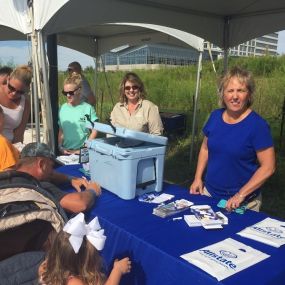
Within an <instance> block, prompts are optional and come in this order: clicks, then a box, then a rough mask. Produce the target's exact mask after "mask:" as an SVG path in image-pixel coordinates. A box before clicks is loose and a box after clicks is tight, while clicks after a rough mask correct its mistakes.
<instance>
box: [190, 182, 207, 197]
mask: <svg viewBox="0 0 285 285" xmlns="http://www.w3.org/2000/svg"><path fill="white" fill-rule="evenodd" d="M203 186H204V185H203V181H202V180H201V179H195V180H194V181H193V183H192V184H191V186H190V187H189V192H190V194H195V195H197V194H202V193H203Z"/></svg>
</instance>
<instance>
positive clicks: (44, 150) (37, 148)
mask: <svg viewBox="0 0 285 285" xmlns="http://www.w3.org/2000/svg"><path fill="white" fill-rule="evenodd" d="M25 157H46V158H50V159H52V160H53V161H54V162H55V163H56V164H59V165H62V163H60V162H59V161H58V160H57V159H56V156H55V154H54V152H53V151H52V150H51V149H50V148H49V146H48V145H47V144H45V143H37V142H33V143H29V144H27V145H26V146H25V147H24V148H23V149H22V151H21V154H20V158H25Z"/></svg>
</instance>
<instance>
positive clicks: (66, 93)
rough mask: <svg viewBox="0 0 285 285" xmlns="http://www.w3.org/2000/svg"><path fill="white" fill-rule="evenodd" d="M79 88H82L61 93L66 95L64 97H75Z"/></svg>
mask: <svg viewBox="0 0 285 285" xmlns="http://www.w3.org/2000/svg"><path fill="white" fill-rule="evenodd" d="M79 88H80V87H78V88H76V89H75V90H73V91H64V90H62V91H61V93H62V95H64V96H67V95H69V96H74V94H75V92H76V91H77V90H78V89H79Z"/></svg>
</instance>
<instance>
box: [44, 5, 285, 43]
mask: <svg viewBox="0 0 285 285" xmlns="http://www.w3.org/2000/svg"><path fill="white" fill-rule="evenodd" d="M112 22H116V23H126V22H128V23H142V24H143V23H150V24H155V25H160V26H166V27H170V28H174V29H178V30H181V31H185V32H188V33H191V34H194V35H196V36H198V37H201V38H204V39H206V40H209V41H210V42H212V43H214V44H216V45H218V46H220V47H232V46H235V45H237V44H240V43H243V42H245V41H247V40H250V39H252V38H255V37H258V36H262V35H264V34H268V33H271V32H275V31H279V30H282V29H284V28H285V1H284V0H270V1H268V0H259V1H256V0H240V1H236V2H233V1H228V0H217V1H213V0H199V1H189V0H177V1H173V0H85V1H84V5H83V2H82V1H81V0H70V1H67V2H66V4H64V5H63V6H62V7H61V8H60V9H59V10H58V11H57V12H56V13H55V15H54V16H53V17H52V18H51V19H50V20H49V21H48V22H47V24H46V25H45V26H44V27H43V29H44V31H45V33H46V34H52V33H58V32H67V31H68V30H73V29H74V28H80V27H82V28H83V27H88V26H90V25H100V24H103V23H112Z"/></svg>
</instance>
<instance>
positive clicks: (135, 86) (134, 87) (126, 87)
mask: <svg viewBox="0 0 285 285" xmlns="http://www.w3.org/2000/svg"><path fill="white" fill-rule="evenodd" d="M131 89H133V90H134V91H136V90H138V89H139V87H138V86H137V85H133V86H125V90H127V91H130V90H131Z"/></svg>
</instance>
